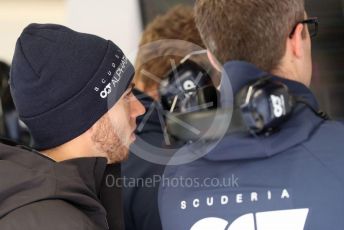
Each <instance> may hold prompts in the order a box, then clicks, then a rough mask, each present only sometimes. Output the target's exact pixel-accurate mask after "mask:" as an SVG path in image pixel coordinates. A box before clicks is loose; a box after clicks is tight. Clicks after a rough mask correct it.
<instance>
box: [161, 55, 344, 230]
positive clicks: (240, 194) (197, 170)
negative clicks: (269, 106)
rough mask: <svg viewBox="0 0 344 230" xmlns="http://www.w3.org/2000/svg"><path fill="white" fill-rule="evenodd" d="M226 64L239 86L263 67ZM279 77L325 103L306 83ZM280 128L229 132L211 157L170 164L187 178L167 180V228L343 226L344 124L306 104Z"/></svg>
mask: <svg viewBox="0 0 344 230" xmlns="http://www.w3.org/2000/svg"><path fill="white" fill-rule="evenodd" d="M224 68H225V71H226V73H227V75H228V76H229V77H230V81H231V84H232V87H233V92H237V91H238V90H239V89H240V88H241V87H243V86H244V85H246V84H247V83H248V82H249V81H251V80H253V79H257V78H260V77H261V76H263V75H264V73H263V72H262V71H260V70H259V69H257V68H256V67H255V66H253V65H251V64H249V63H245V62H229V63H226V64H225V66H224ZM277 79H279V80H280V81H282V82H284V83H285V84H286V85H287V86H288V87H289V89H290V90H291V92H292V93H293V94H294V95H298V96H302V97H303V98H305V99H306V100H307V101H308V102H309V103H310V104H311V106H312V107H313V108H314V109H315V110H318V105H317V102H316V99H315V98H314V96H313V94H312V93H311V91H310V90H309V89H308V88H307V87H306V86H304V85H302V84H300V83H297V82H294V81H289V80H285V79H282V78H278V77H277ZM280 128H281V130H280V131H279V132H277V133H275V134H273V135H271V136H268V137H266V136H258V137H253V136H251V135H248V134H247V135H242V134H240V135H239V134H231V135H228V136H225V137H224V138H223V139H222V140H221V141H220V142H219V144H218V145H217V146H216V147H215V148H214V149H212V150H211V151H210V152H209V153H207V154H206V155H205V156H204V157H202V158H200V159H198V160H196V161H193V162H192V163H189V164H184V165H179V166H168V167H167V168H166V170H165V173H164V176H165V177H166V178H169V179H171V180H173V179H174V180H180V181H181V180H182V179H184V184H182V183H181V182H180V183H179V185H178V184H176V183H174V186H171V185H170V186H168V184H167V183H166V184H161V185H160V191H159V211H160V216H161V221H162V225H163V229H165V230H175V229H179V230H183V229H192V230H200V229H212V230H225V229H226V230H227V229H228V230H276V229H288V230H289V229H292V230H303V229H305V230H323V229H327V230H332V229H333V230H339V229H344V218H343V214H344V126H343V124H342V123H339V122H335V121H331V120H330V121H325V120H324V119H322V118H321V117H319V116H317V115H316V114H315V113H314V112H312V111H311V110H310V109H309V108H307V107H306V106H304V105H299V106H297V108H296V109H295V110H294V112H293V114H292V116H291V117H290V118H289V119H288V120H287V121H285V122H284V123H283V124H282V126H281V127H280ZM176 178H177V179H176ZM181 178H182V179H181ZM186 180H188V181H189V183H185V181H186ZM166 181H167V180H166Z"/></svg>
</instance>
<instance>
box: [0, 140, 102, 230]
mask: <svg viewBox="0 0 344 230" xmlns="http://www.w3.org/2000/svg"><path fill="white" fill-rule="evenodd" d="M6 144H8V143H6ZM106 164H107V160H106V159H105V158H79V159H72V160H68V161H63V162H59V163H57V162H54V161H53V160H51V159H49V158H47V157H45V156H43V155H42V154H40V153H38V152H37V151H35V150H31V149H29V148H24V149H23V148H21V147H19V146H9V145H4V144H0V167H1V168H2V169H3V170H5V171H6V172H8V177H2V182H1V184H0V197H1V198H2V199H6V200H7V202H2V203H0V218H1V217H2V216H4V215H6V214H8V213H10V212H12V211H14V210H15V209H16V208H18V207H22V206H25V205H29V204H31V203H35V202H38V201H41V200H52V199H59V200H65V201H67V202H70V203H72V204H73V205H75V206H77V207H80V211H82V212H84V213H86V215H88V216H89V217H90V218H92V219H93V220H94V222H95V223H97V224H99V225H101V226H104V227H106V226H107V223H106V218H105V217H106V212H105V210H104V208H103V206H102V205H101V203H100V201H99V197H98V195H99V191H100V184H101V181H102V178H103V174H104V171H105V168H106ZM2 176H4V175H2ZM9 190H11V191H15V192H14V193H13V194H10V196H8V193H7V192H6V191H9ZM95 216H99V217H103V218H95Z"/></svg>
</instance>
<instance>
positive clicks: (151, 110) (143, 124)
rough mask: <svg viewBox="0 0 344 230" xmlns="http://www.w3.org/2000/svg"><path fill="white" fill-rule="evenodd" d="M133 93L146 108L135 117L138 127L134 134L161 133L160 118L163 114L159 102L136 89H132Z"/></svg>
mask: <svg viewBox="0 0 344 230" xmlns="http://www.w3.org/2000/svg"><path fill="white" fill-rule="evenodd" d="M133 93H134V95H135V96H136V97H137V98H138V100H139V101H140V102H141V103H142V105H143V106H144V107H145V109H146V112H145V114H144V115H142V116H140V117H138V118H137V124H138V128H137V129H136V134H143V133H147V132H159V133H162V127H161V123H160V119H161V118H164V116H163V112H162V109H161V106H160V105H159V103H158V102H156V101H154V99H153V98H151V97H150V96H148V95H147V94H145V93H144V92H142V91H140V90H138V89H134V90H133ZM159 113H160V118H159Z"/></svg>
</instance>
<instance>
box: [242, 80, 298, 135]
mask: <svg viewBox="0 0 344 230" xmlns="http://www.w3.org/2000/svg"><path fill="white" fill-rule="evenodd" d="M236 101H237V103H238V106H239V107H240V109H241V113H242V117H243V120H244V122H245V124H246V126H247V128H248V129H249V130H250V131H251V133H253V134H258V135H259V134H262V133H267V132H273V131H274V130H276V129H278V127H279V126H280V125H281V123H282V122H283V121H284V120H285V119H287V118H288V116H289V115H290V113H291V111H292V109H293V107H294V104H293V102H292V101H293V100H292V96H291V95H290V93H289V89H288V87H287V86H286V85H285V84H283V83H282V82H280V81H276V80H272V78H271V77H270V76H266V77H263V78H262V79H260V80H258V81H254V82H251V83H250V84H248V85H247V86H245V87H244V88H243V89H242V90H240V91H239V94H238V95H237V100H236Z"/></svg>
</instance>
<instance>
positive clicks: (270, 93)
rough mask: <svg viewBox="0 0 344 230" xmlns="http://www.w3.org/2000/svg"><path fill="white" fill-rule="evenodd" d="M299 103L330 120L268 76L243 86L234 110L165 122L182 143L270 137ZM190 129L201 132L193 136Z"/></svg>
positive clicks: (178, 116) (180, 115)
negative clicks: (240, 134)
mask: <svg viewBox="0 0 344 230" xmlns="http://www.w3.org/2000/svg"><path fill="white" fill-rule="evenodd" d="M197 91H199V89H196V93H195V94H196V95H197V93H198V92H197ZM211 100H212V99H211V98H208V99H206V101H211ZM299 103H302V104H305V105H306V106H307V107H308V108H310V109H311V110H312V111H313V112H314V113H315V114H316V115H317V116H319V117H321V118H323V119H326V120H327V119H329V117H328V116H327V115H326V114H325V113H324V112H322V111H316V110H315V109H314V108H313V107H312V106H311V105H310V104H309V103H308V102H307V100H305V99H303V98H302V97H297V96H294V95H292V94H291V92H290V91H289V89H288V87H287V86H286V85H285V84H284V83H282V82H281V81H278V80H276V79H273V77H272V76H269V75H267V76H265V77H262V78H260V79H258V80H255V81H253V82H250V83H249V84H248V85H246V86H244V87H243V88H242V89H241V90H240V91H239V93H237V94H236V95H235V103H234V107H233V108H228V109H216V108H211V109H205V110H204V109H203V110H199V111H196V112H188V113H181V112H179V113H171V114H170V116H172V117H173V119H168V120H167V121H166V124H167V130H168V133H169V134H171V135H172V136H175V137H177V138H178V139H180V140H184V141H195V140H199V139H201V138H203V139H205V140H215V139H218V138H221V137H222V136H223V134H225V133H235V132H249V133H251V134H252V135H271V134H273V133H274V132H276V131H278V129H279V127H280V126H281V124H282V123H283V122H284V121H285V120H287V119H288V117H289V116H290V114H291V112H292V111H293V109H294V108H295V107H296V104H299ZM231 115H232V116H231ZM230 116H231V118H230ZM226 122H227V123H228V122H230V126H229V128H228V129H227V130H222V126H221V124H226ZM183 124H188V127H192V129H190V128H188V127H186V126H185V125H183ZM214 124H215V125H214ZM214 127H215V128H214ZM193 129H195V130H199V131H200V132H198V133H195V132H194V131H193Z"/></svg>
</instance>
